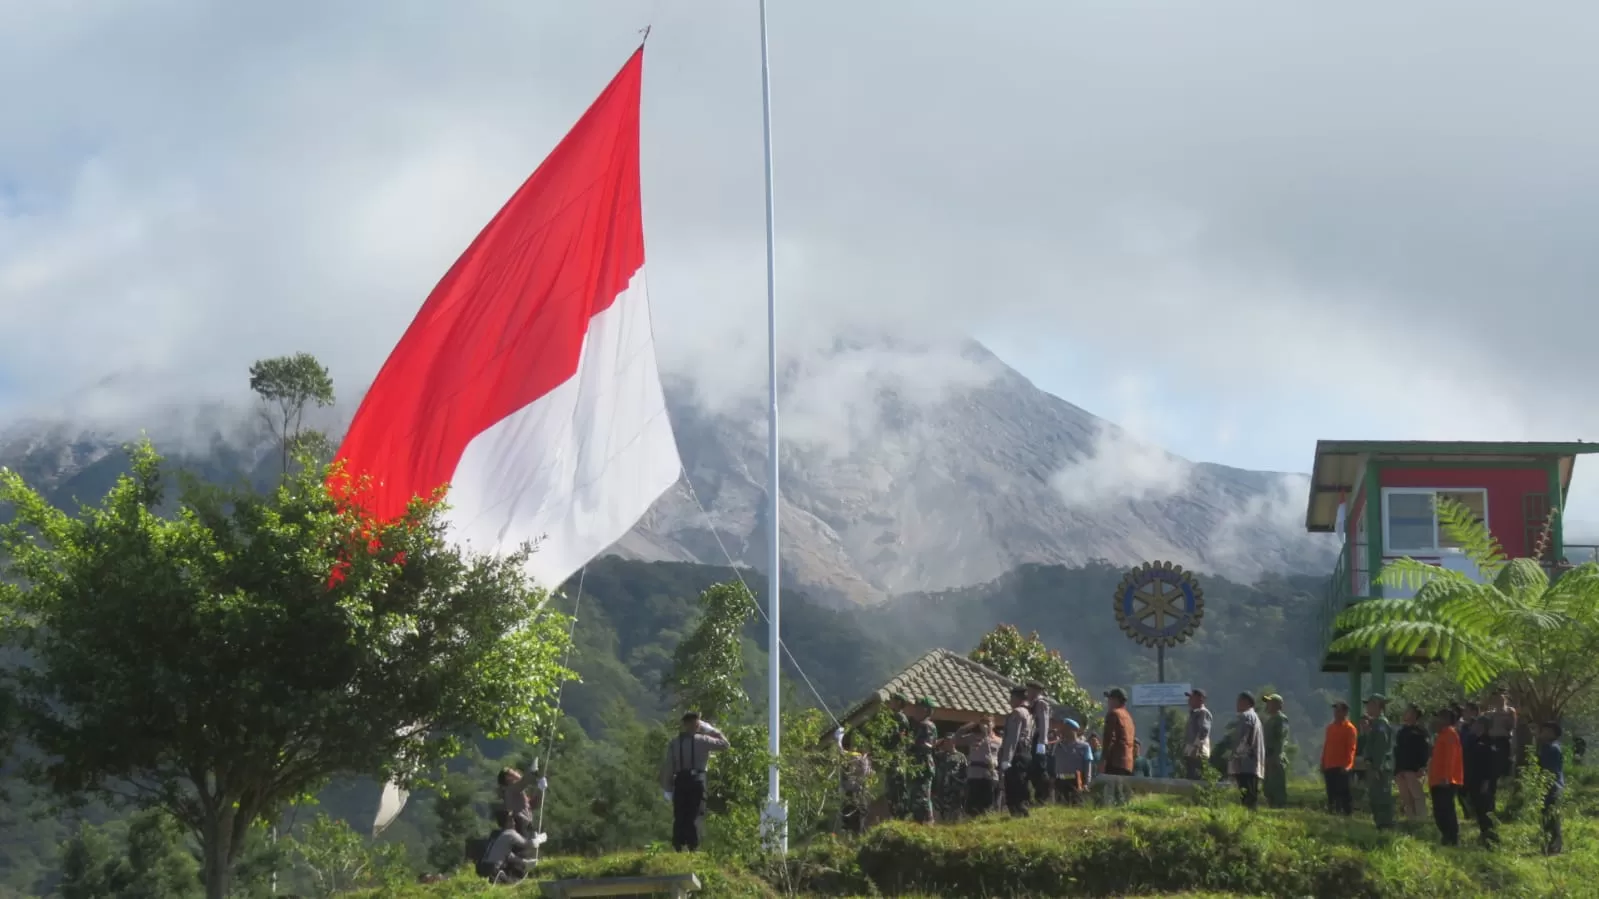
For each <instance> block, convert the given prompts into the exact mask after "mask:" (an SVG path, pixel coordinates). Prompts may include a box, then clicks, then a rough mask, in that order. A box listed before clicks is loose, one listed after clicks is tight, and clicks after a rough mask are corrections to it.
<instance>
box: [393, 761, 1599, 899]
mask: <svg viewBox="0 0 1599 899" xmlns="http://www.w3.org/2000/svg"><path fill="white" fill-rule="evenodd" d="M1292 799H1293V804H1292V807H1290V808H1288V809H1284V810H1279V811H1270V810H1262V811H1260V812H1258V813H1256V814H1253V815H1251V814H1249V813H1247V812H1245V811H1244V810H1243V809H1241V808H1237V807H1235V806H1233V805H1231V804H1228V803H1223V804H1219V805H1216V804H1210V805H1207V804H1203V803H1201V804H1194V803H1189V802H1184V801H1182V800H1178V799H1175V798H1172V797H1164V796H1162V797H1155V796H1149V797H1140V798H1138V799H1136V800H1134V801H1133V802H1132V803H1130V804H1128V805H1126V806H1122V807H1119V808H1114V809H1066V808H1049V809H1044V810H1042V811H1040V812H1037V813H1035V814H1034V815H1033V816H1032V817H1031V818H1029V819H1026V820H1020V821H1018V820H1012V819H1009V818H1000V817H989V818H985V819H983V820H979V821H974V822H969V823H963V824H955V825H949V826H938V827H921V826H916V825H911V824H905V823H900V822H894V823H889V824H885V825H883V826H881V827H877V828H875V829H873V830H872V832H871V833H869V834H867V836H866V837H865V838H864V839H862V840H860V841H858V842H854V841H842V840H837V839H833V838H823V839H820V840H817V841H815V842H813V843H811V844H810V845H808V846H805V847H803V848H801V849H798V850H796V851H795V852H794V853H792V855H791V858H790V859H789V860H788V862H787V863H786V864H782V865H777V864H768V863H757V864H755V865H743V864H738V863H734V862H730V861H727V860H725V859H719V858H718V857H717V856H716V855H715V854H714V853H711V854H704V855H699V856H685V855H677V854H674V853H671V852H667V851H659V850H655V851H644V852H633V853H622V854H616V855H607V856H602V857H598V858H549V859H545V860H544V862H543V863H542V864H541V865H540V866H539V869H538V876H539V879H541V880H554V879H564V878H572V877H626V876H639V875H649V874H677V873H685V872H688V871H693V872H694V873H696V874H698V875H699V876H700V880H701V881H702V883H703V884H704V890H703V892H702V893H701V894H700V895H701V896H703V897H706V899H719V897H775V896H785V895H790V896H836V897H843V896H900V897H913V896H920V897H946V896H947V897H954V896H963V897H967V896H1007V897H1033V896H1038V897H1042V896H1167V897H1178V896H1182V897H1187V899H1222V897H1231V899H1238V897H1249V896H1272V897H1290V899H1291V897H1301V896H1303V897H1316V899H1432V897H1437V899H1458V897H1460V896H1484V895H1493V896H1496V897H1501V899H1539V897H1557V896H1576V895H1590V894H1592V891H1593V890H1594V889H1595V887H1594V886H1593V885H1594V884H1595V883H1599V848H1596V847H1599V827H1596V826H1595V824H1594V821H1593V819H1592V818H1590V817H1589V814H1590V813H1594V812H1599V780H1596V779H1595V778H1594V777H1592V776H1590V775H1588V773H1587V772H1583V773H1581V774H1579V775H1577V776H1575V777H1573V778H1572V790H1571V794H1570V800H1571V801H1570V802H1569V803H1568V804H1567V808H1566V814H1565V830H1566V850H1567V851H1566V854H1564V855H1561V856H1558V857H1555V858H1545V857H1543V856H1542V855H1540V854H1538V852H1537V847H1538V829H1537V822H1536V816H1535V815H1532V814H1528V815H1525V816H1524V820H1515V821H1510V822H1506V823H1504V824H1502V826H1501V829H1500V833H1501V836H1502V839H1503V845H1502V847H1501V848H1500V849H1498V850H1496V851H1491V852H1490V851H1486V850H1483V849H1480V848H1477V847H1476V846H1475V845H1473V844H1474V843H1475V838H1476V829H1475V827H1474V826H1472V825H1471V824H1470V823H1469V822H1462V823H1463V824H1464V825H1465V826H1464V827H1463V834H1462V835H1463V838H1464V841H1465V842H1466V843H1467V844H1468V845H1467V846H1465V847H1462V848H1458V849H1451V848H1445V847H1443V846H1440V845H1439V843H1438V837H1437V832H1436V831H1435V830H1434V828H1433V827H1432V824H1431V822H1430V821H1429V822H1426V823H1416V824H1410V823H1402V824H1401V825H1400V827H1399V828H1397V829H1395V830H1393V831H1389V832H1380V831H1378V830H1377V829H1376V828H1375V827H1373V826H1372V825H1371V823H1370V819H1369V818H1364V817H1361V816H1360V815H1359V814H1358V813H1357V816H1356V817H1354V818H1352V819H1344V818H1336V817H1333V816H1330V815H1327V814H1326V813H1324V812H1322V811H1321V810H1320V809H1319V808H1318V807H1317V806H1318V805H1319V801H1320V793H1319V791H1318V790H1317V789H1315V786H1314V785H1312V784H1310V783H1308V782H1307V783H1304V784H1296V785H1295V789H1294V793H1293V797H1292ZM535 892H536V887H535V886H533V885H531V884H530V885H529V886H527V887H522V888H517V889H513V890H508V889H506V888H497V889H489V888H487V887H486V886H484V885H483V884H482V882H481V881H478V880H476V879H475V878H472V877H470V876H465V875H463V876H459V877H457V878H455V879H453V880H451V881H448V882H445V883H442V884H431V885H427V886H416V887H412V888H408V889H407V890H405V891H401V892H396V891H394V890H389V891H387V892H385V893H384V894H383V895H386V896H400V897H416V899H421V897H429V899H435V897H436V899H445V897H457V899H465V897H478V896H483V897H488V896H506V895H510V894H518V895H532V894H534V893H535ZM368 895H371V896H373V897H374V899H375V897H376V895H377V894H375V893H373V894H368Z"/></svg>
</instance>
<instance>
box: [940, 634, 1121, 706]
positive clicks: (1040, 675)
mask: <svg viewBox="0 0 1599 899" xmlns="http://www.w3.org/2000/svg"><path fill="white" fill-rule="evenodd" d="M969 658H970V659H971V660H972V661H974V662H977V663H979V664H982V665H987V666H988V667H989V668H992V669H994V670H995V671H998V672H999V673H1000V674H1003V675H1005V676H1006V677H1008V678H1010V679H1011V680H1013V681H1018V682H1021V683H1026V682H1027V681H1030V680H1035V681H1038V682H1039V683H1040V684H1043V685H1044V691H1045V692H1046V693H1048V694H1049V695H1050V696H1051V697H1053V698H1054V700H1055V701H1056V702H1057V703H1059V704H1060V705H1061V707H1062V708H1063V709H1067V710H1070V711H1072V712H1074V713H1076V714H1078V715H1081V716H1083V717H1084V718H1090V717H1093V716H1094V715H1096V714H1098V713H1099V712H1100V711H1101V710H1102V709H1101V706H1100V704H1099V703H1098V702H1096V701H1095V700H1094V698H1093V697H1092V696H1090V695H1089V694H1088V691H1087V690H1084V689H1083V688H1082V687H1080V686H1078V685H1077V677H1076V675H1074V674H1072V666H1071V665H1070V664H1068V663H1067V661H1066V659H1065V658H1064V657H1063V656H1062V655H1061V654H1060V652H1059V651H1058V650H1054V649H1050V648H1049V647H1047V646H1045V645H1044V641H1042V640H1040V639H1039V638H1038V632H1037V631H1033V632H1032V633H1031V634H1029V635H1028V636H1026V637H1023V636H1022V633H1021V631H1020V630H1018V629H1017V628H1016V627H1015V626H1014V625H1010V624H1002V625H1000V626H999V627H996V628H994V629H993V630H991V631H989V632H988V633H986V634H984V635H983V638H982V639H981V640H979V641H978V643H977V648H976V649H973V650H972V651H971V653H970V654H969Z"/></svg>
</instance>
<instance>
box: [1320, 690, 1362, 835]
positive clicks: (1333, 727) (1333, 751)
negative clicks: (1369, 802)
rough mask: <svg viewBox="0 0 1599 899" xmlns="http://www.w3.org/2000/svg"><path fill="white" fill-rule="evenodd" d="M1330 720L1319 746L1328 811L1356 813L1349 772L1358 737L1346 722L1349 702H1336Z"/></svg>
mask: <svg viewBox="0 0 1599 899" xmlns="http://www.w3.org/2000/svg"><path fill="white" fill-rule="evenodd" d="M1332 713H1333V720H1332V723H1331V724H1328V725H1327V732H1326V734H1325V735H1324V736H1323V737H1322V744H1321V777H1322V781H1323V782H1324V783H1325V784H1326V786H1327V810H1328V811H1330V812H1332V813H1333V814H1337V815H1346V816H1347V815H1352V814H1354V813H1355V797H1354V793H1353V791H1352V788H1351V785H1350V782H1349V781H1350V775H1349V772H1350V771H1352V770H1353V769H1354V767H1355V746H1356V744H1357V743H1358V741H1359V736H1360V735H1359V734H1358V733H1357V732H1356V730H1355V722H1353V721H1350V720H1349V703H1347V702H1342V701H1339V702H1335V703H1333V706H1332Z"/></svg>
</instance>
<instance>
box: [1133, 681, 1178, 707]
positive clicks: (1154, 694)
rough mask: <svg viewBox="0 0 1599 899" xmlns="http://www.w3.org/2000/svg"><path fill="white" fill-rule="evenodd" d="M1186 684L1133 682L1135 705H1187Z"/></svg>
mask: <svg viewBox="0 0 1599 899" xmlns="http://www.w3.org/2000/svg"><path fill="white" fill-rule="evenodd" d="M1192 689H1193V687H1191V686H1189V685H1188V684H1133V702H1132V704H1133V705H1135V706H1144V707H1147V706H1162V705H1187V704H1188V697H1187V696H1185V695H1184V694H1186V693H1187V692H1188V691H1189V690H1192Z"/></svg>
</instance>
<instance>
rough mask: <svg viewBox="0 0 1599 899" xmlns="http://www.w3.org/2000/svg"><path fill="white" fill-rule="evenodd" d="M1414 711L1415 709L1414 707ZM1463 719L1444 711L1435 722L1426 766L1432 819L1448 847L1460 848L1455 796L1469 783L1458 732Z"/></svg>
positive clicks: (1434, 719) (1435, 718) (1436, 716)
mask: <svg viewBox="0 0 1599 899" xmlns="http://www.w3.org/2000/svg"><path fill="white" fill-rule="evenodd" d="M1412 708H1414V707H1412ZM1459 720H1460V716H1459V715H1457V714H1456V713H1455V711H1454V710H1453V709H1441V710H1440V711H1439V712H1438V713H1437V714H1435V715H1434V716H1433V719H1432V732H1433V734H1434V735H1435V738H1436V741H1437V742H1436V743H1435V744H1434V745H1433V747H1432V754H1431V758H1430V759H1429V760H1428V763H1427V786H1428V787H1429V788H1431V791H1432V820H1433V822H1434V823H1436V824H1437V825H1438V836H1439V837H1440V838H1441V839H1442V840H1443V844H1444V845H1445V846H1459V845H1460V818H1459V816H1457V815H1456V814H1455V794H1456V793H1458V792H1460V788H1461V786H1462V785H1463V784H1464V783H1465V782H1466V768H1465V763H1464V761H1463V760H1462V756H1461V750H1460V731H1458V730H1456V729H1455V725H1456V724H1457V723H1459Z"/></svg>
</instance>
